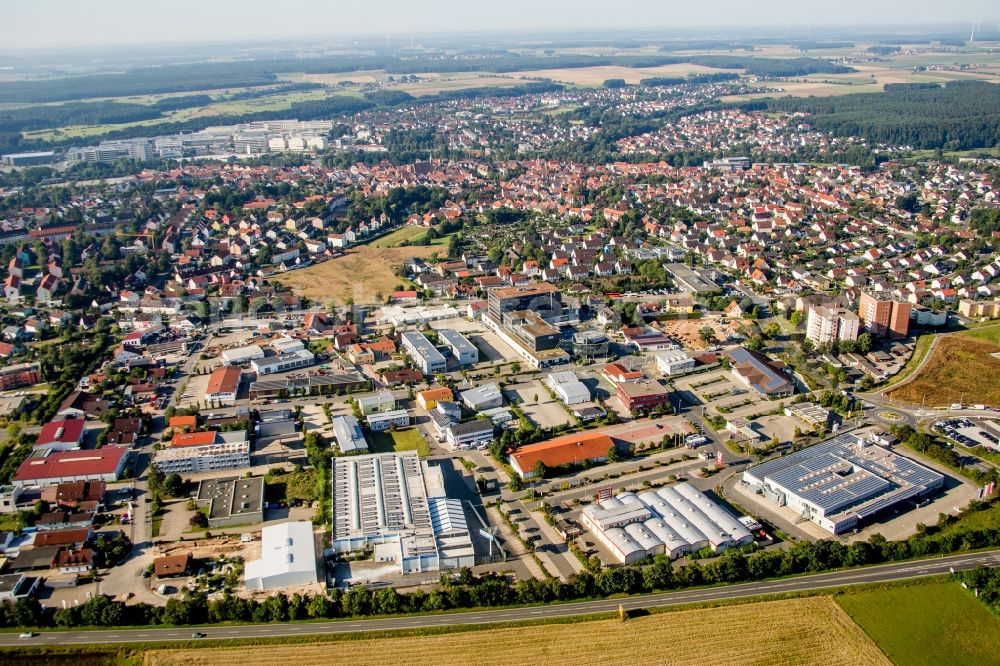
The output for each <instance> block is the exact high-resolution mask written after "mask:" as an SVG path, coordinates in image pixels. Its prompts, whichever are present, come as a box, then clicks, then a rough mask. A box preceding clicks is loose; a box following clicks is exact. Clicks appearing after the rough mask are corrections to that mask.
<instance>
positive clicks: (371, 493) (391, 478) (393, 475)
mask: <svg viewBox="0 0 1000 666" xmlns="http://www.w3.org/2000/svg"><path fill="white" fill-rule="evenodd" d="M332 540H333V543H332V545H333V549H334V550H335V551H337V552H340V553H350V552H354V551H359V550H365V549H367V548H372V549H373V550H374V551H375V560H376V561H379V562H394V563H395V564H396V566H398V567H399V570H400V571H401V572H402V573H415V572H422V571H439V570H442V569H457V568H460V567H471V566H473V565H474V564H475V551H474V550H473V546H472V536H471V535H470V534H469V527H468V525H467V524H466V521H465V513H464V511H463V510H462V503H461V502H460V501H459V500H456V499H449V498H448V497H447V496H446V495H445V489H444V477H443V475H442V473H441V469H440V468H439V467H431V466H429V465H428V464H427V463H426V462H424V461H421V460H420V459H419V458H418V457H417V453H416V451H402V452H399V453H376V454H371V455H361V456H347V457H341V458H334V459H333V536H332Z"/></svg>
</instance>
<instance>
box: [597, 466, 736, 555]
mask: <svg viewBox="0 0 1000 666" xmlns="http://www.w3.org/2000/svg"><path fill="white" fill-rule="evenodd" d="M580 522H581V523H583V525H584V526H585V527H586V528H587V529H589V530H590V531H591V532H593V533H594V536H596V537H597V539H598V540H599V541H600V542H601V543H602V544H604V545H605V546H607V548H608V549H609V550H610V551H611V552H612V554H613V555H614V556H615V557H616V558H617V559H618V561H619V562H621V563H622V564H629V563H632V562H638V561H640V560H643V559H645V558H647V557H650V556H654V555H667V556H669V557H670V558H671V559H676V558H678V557H680V556H682V555H686V554H688V553H693V552H697V551H699V550H701V549H703V548H710V549H711V550H712V552H713V553H715V554H719V553H721V552H723V551H724V550H726V549H727V548H734V547H737V546H742V545H744V544H748V543H750V542H752V541H753V535H752V534H751V533H750V531H749V530H747V528H746V527H744V526H743V524H742V523H741V522H740V521H739V520H737V519H736V517H735V516H733V515H731V514H730V513H729V512H728V511H726V510H725V509H723V508H722V507H721V506H719V505H718V504H716V503H715V502H713V501H712V500H710V499H708V498H707V497H706V496H705V495H704V494H702V493H701V491H699V490H698V489H697V488H695V487H694V486H692V485H691V484H690V483H677V484H674V485H672V486H666V487H664V488H660V489H659V490H656V491H653V490H649V491H646V492H643V493H640V494H638V495H636V494H635V493H632V492H625V493H621V494H619V495H617V496H615V497H611V498H608V499H606V500H603V501H601V502H598V503H596V504H591V505H589V506H587V507H586V508H584V510H583V511H582V513H581V515H580Z"/></svg>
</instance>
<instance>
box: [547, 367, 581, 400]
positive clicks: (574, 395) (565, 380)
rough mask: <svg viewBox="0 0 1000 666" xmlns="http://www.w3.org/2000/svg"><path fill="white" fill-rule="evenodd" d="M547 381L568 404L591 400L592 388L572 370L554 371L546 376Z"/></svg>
mask: <svg viewBox="0 0 1000 666" xmlns="http://www.w3.org/2000/svg"><path fill="white" fill-rule="evenodd" d="M545 383H546V384H548V385H549V388H551V389H552V391H553V392H554V393H555V394H556V395H557V396H558V397H559V399H560V400H562V401H563V402H564V403H566V404H567V405H578V404H580V403H581V402H587V401H588V400H590V389H588V388H587V386H586V384H584V383H583V382H581V381H580V379H579V377H577V376H576V375H575V374H574V373H572V372H568V371H567V372H553V373H552V374H550V375H549V376H548V377H546V378H545Z"/></svg>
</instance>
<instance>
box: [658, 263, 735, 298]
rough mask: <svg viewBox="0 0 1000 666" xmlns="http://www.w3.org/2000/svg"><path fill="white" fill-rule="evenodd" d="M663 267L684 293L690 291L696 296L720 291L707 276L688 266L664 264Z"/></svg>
mask: <svg viewBox="0 0 1000 666" xmlns="http://www.w3.org/2000/svg"><path fill="white" fill-rule="evenodd" d="M663 267H664V268H665V269H666V270H667V272H668V273H670V275H671V277H673V279H674V282H676V283H677V286H678V287H680V288H681V289H682V290H684V291H690V292H691V293H694V294H698V295H702V294H711V293H715V292H718V291H722V289H721V288H720V287H719V285H717V284H716V283H715V282H713V281H712V279H711V278H710V277H709V276H708V275H707V274H705V273H701V272H699V271H697V270H695V269H693V268H690V267H689V266H685V265H684V264H665V265H664V266H663Z"/></svg>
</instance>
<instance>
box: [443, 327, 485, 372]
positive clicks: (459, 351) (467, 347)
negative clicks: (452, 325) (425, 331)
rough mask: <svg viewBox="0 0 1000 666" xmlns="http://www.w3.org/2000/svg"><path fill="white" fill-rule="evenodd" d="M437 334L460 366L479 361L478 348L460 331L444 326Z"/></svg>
mask: <svg viewBox="0 0 1000 666" xmlns="http://www.w3.org/2000/svg"><path fill="white" fill-rule="evenodd" d="M437 334H438V337H439V338H441V342H443V343H444V344H445V345H447V346H448V349H449V351H450V352H451V355H452V356H453V357H454V358H455V360H456V361H458V364H459V365H460V366H465V365H472V364H474V363H477V362H478V361H479V350H478V349H477V348H476V346H475V345H474V344H472V343H471V342H469V339H468V338H466V337H465V336H464V335H462V334H461V333H459V332H457V331H452V330H450V329H447V328H445V329H441V330H440V331H438V332H437Z"/></svg>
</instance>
